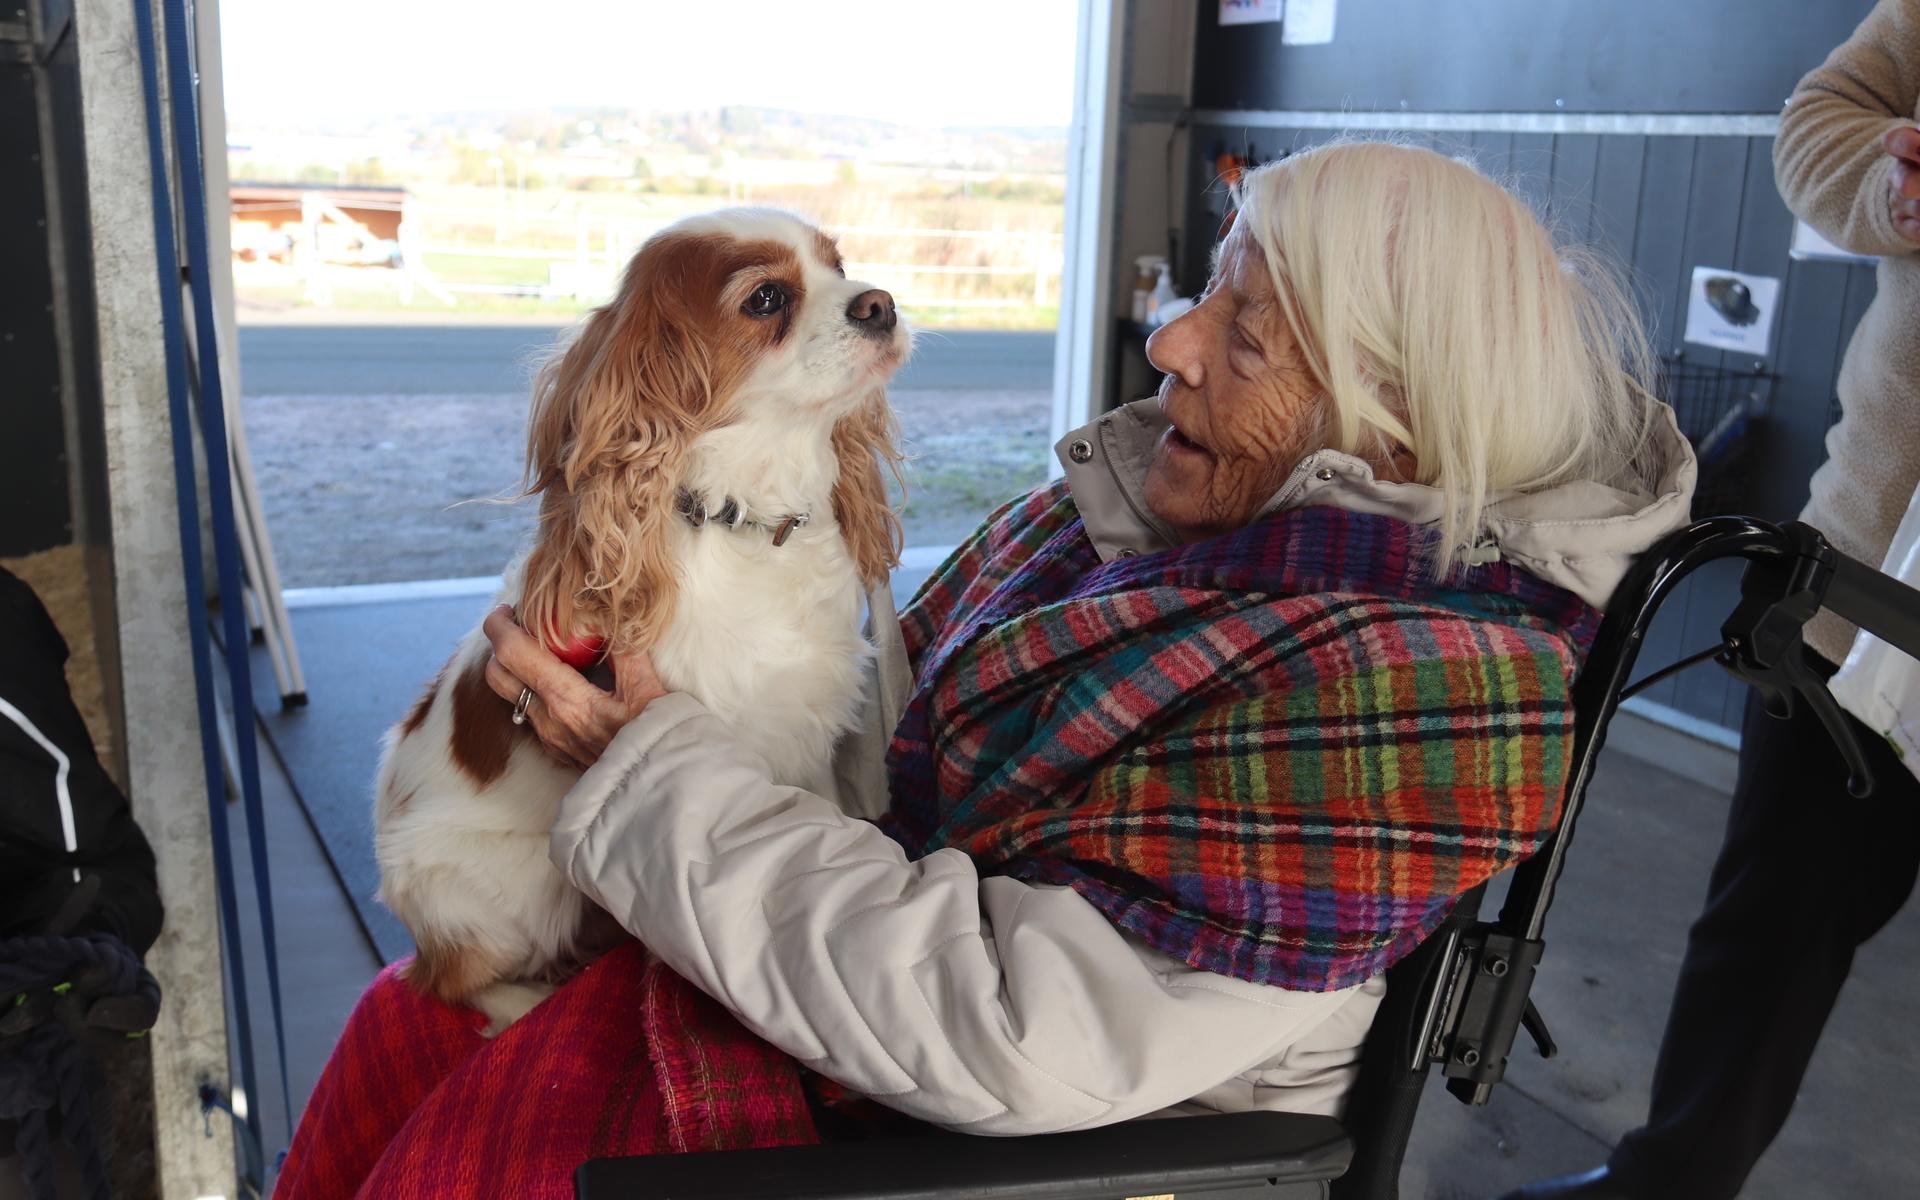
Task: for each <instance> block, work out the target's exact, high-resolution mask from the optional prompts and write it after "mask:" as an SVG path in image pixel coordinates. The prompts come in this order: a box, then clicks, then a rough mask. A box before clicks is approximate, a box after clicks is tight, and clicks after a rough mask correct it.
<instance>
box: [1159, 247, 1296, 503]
mask: <svg viewBox="0 0 1920 1200" xmlns="http://www.w3.org/2000/svg"><path fill="white" fill-rule="evenodd" d="M1147 357H1148V358H1149V359H1151V360H1152V362H1153V365H1154V366H1156V367H1158V368H1159V369H1160V370H1162V371H1164V372H1166V374H1167V379H1166V381H1165V382H1164V383H1162V384H1161V387H1160V400H1161V403H1162V405H1163V407H1164V408H1165V410H1166V415H1167V419H1168V420H1170V421H1172V422H1173V428H1172V429H1170V430H1168V431H1167V433H1166V435H1165V436H1164V437H1162V438H1161V440H1160V445H1159V448H1158V449H1157V450H1156V451H1155V453H1154V458H1153V465H1152V466H1151V467H1150V468H1149V469H1148V472H1147V485H1146V501H1147V506H1148V507H1149V508H1151V509H1152V510H1153V512H1154V513H1155V515H1157V516H1158V517H1159V518H1160V519H1161V520H1163V521H1165V522H1166V523H1167V524H1168V525H1169V526H1171V527H1172V529H1173V530H1174V532H1175V533H1177V534H1179V535H1180V537H1181V538H1182V539H1184V540H1186V541H1198V540H1200V539H1202V538H1208V537H1214V536H1217V535H1219V534H1223V533H1228V532H1231V531H1232V530H1235V529H1239V528H1241V527H1243V526H1245V525H1246V524H1248V523H1249V522H1251V521H1252V520H1253V518H1254V515H1255V514H1256V513H1257V512H1259V511H1260V507H1261V505H1263V504H1265V503H1266V502H1267V501H1268V500H1269V499H1271V498H1272V497H1273V494H1274V493H1275V492H1276V491H1278V490H1279V488H1280V485H1281V484H1282V483H1284V482H1285V481H1286V478H1287V475H1288V473H1289V472H1291V471H1292V470H1293V468H1294V467H1295V466H1296V465H1298V463H1299V461H1300V460H1301V459H1302V458H1304V457H1306V455H1308V454H1309V453H1311V452H1312V451H1314V450H1317V449H1320V448H1321V447H1322V446H1323V445H1324V444H1325V442H1326V437H1325V433H1326V413H1325V409H1326V398H1325V395H1324V393H1322V391H1321V390H1320V386H1319V384H1318V383H1316V382H1315V381H1314V378H1313V374H1312V372H1311V371H1309V370H1308V369H1307V362H1306V358H1305V357H1304V356H1303V355H1302V353H1301V350H1300V346H1299V343H1297V342H1296V341H1295V340H1294V337H1293V334H1292V332H1291V330H1290V329H1289V327H1288V325H1287V321H1286V318H1285V317H1284V316H1282V315H1281V313H1280V311H1279V309H1278V308H1277V307H1276V300H1275V297H1274V292H1273V280H1272V276H1271V275H1270V274H1269V273H1268V271H1267V265H1266V262H1265V259H1264V256H1263V255H1262V254H1261V253H1260V248H1259V246H1258V244H1257V243H1255V242H1254V240H1253V239H1252V238H1251V237H1249V236H1248V235H1247V233H1246V231H1245V229H1244V227H1242V228H1237V229H1235V230H1234V231H1233V233H1232V234H1230V235H1229V236H1228V238H1227V241H1226V243H1225V245H1223V246H1222V247H1221V251H1220V262H1219V266H1218V267H1217V268H1216V269H1215V271H1214V275H1213V278H1212V279H1211V280H1210V281H1208V284H1207V290H1206V292H1205V293H1204V294H1203V295H1202V296H1201V297H1200V299H1199V302H1198V303H1196V304H1195V305H1194V307H1193V309H1192V310H1191V311H1189V312H1187V313H1185V314H1183V315H1182V316H1180V317H1178V318H1176V319H1175V320H1173V321H1171V322H1169V323H1168V324H1166V325H1163V326H1161V327H1160V328H1159V329H1158V330H1156V331H1155V332H1154V334H1153V336H1152V337H1151V338H1148V339H1147Z"/></svg>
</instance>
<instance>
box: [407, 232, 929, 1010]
mask: <svg viewBox="0 0 1920 1200" xmlns="http://www.w3.org/2000/svg"><path fill="white" fill-rule="evenodd" d="M776 296H778V297H779V298H782V299H784V301H785V302H784V303H782V304H779V305H778V307H777V308H773V309H772V311H763V310H767V309H769V307H770V306H772V305H773V304H774V302H775V301H774V298H775V297H776ZM909 341H910V338H909V334H908V332H907V330H906V328H905V326H904V325H901V324H898V323H897V321H896V318H895V316H894V310H893V301H892V298H891V297H889V296H887V294H886V293H885V292H879V291H875V290H873V289H871V288H870V287H869V286H868V285H867V284H864V283H856V282H852V281H849V280H848V279H847V278H846V277H845V273H844V271H843V270H842V269H841V263H840V256H839V253H838V251H837V250H836V248H835V247H834V245H833V242H832V241H831V240H830V239H829V238H827V237H826V236H825V235H824V234H822V233H820V232H819V231H818V230H816V229H814V228H813V227H812V226H810V225H808V224H806V223H805V222H803V221H801V220H799V219H798V218H796V217H792V216H789V215H787V214H785V213H779V212H774V211H770V210H764V209H733V210H727V211H724V212H721V213H716V214H712V215H707V216H701V217H695V218H692V219H689V220H687V221H683V222H681V223H679V224H677V225H675V226H672V227H671V228H669V229H667V230H664V231H662V232H661V233H660V234H658V235H656V236H655V237H654V238H652V239H651V240H650V241H648V242H647V244H646V245H645V246H643V247H642V248H641V250H640V252H639V253H638V254H637V255H635V256H634V259H633V261H632V263H630V264H629V265H628V267H627V270H626V273H625V276H624V277H623V280H622V283H621V286H620V291H619V294H618V295H617V296H616V297H615V298H614V299H613V300H612V301H611V302H610V303H608V304H607V305H606V306H604V307H602V308H600V309H597V310H595V311H594V312H593V313H592V314H591V315H590V316H589V317H588V318H587V320H586V322H585V324H584V326H583V328H582V329H581V330H580V331H579V333H578V335H577V336H576V337H575V339H574V340H573V341H572V343H571V344H570V345H568V346H567V347H566V348H565V349H564V350H563V351H561V352H560V353H558V354H557V355H556V356H555V357H554V359H553V360H552V361H550V362H549V363H548V364H547V365H546V367H545V368H544V369H543V370H542V372H541V374H540V377H539V380H538V383H537V384H536V387H535V394H534V400H533V410H532V414H531V419H530V429H529V433H528V461H527V490H528V491H529V493H537V494H538V495H539V496H540V498H541V501H540V527H539V530H538V532H537V534H536V537H535V542H534V545H533V547H532V548H531V550H530V551H529V552H528V554H527V555H526V557H525V559H524V560H523V561H522V562H519V563H516V564H514V565H513V566H512V567H510V568H509V569H508V571H507V574H506V578H505V581H504V583H503V586H502V589H501V591H500V595H499V601H498V602H499V603H505V604H511V605H514V607H515V609H516V613H517V616H518V619H519V621H520V623H521V624H522V625H523V626H525V627H526V628H527V629H529V630H531V631H541V630H549V631H553V633H552V635H551V636H550V638H549V640H550V641H552V642H554V643H556V644H558V643H561V642H564V641H566V640H567V637H566V636H564V635H571V634H574V633H583V634H591V635H596V636H602V637H605V638H606V639H607V640H608V641H609V642H610V643H611V644H612V645H613V646H614V647H615V648H619V649H626V648H644V649H646V650H647V651H648V652H649V654H650V655H651V656H652V659H653V663H654V666H655V668H656V670H657V671H658V673H659V676H660V679H661V681H662V682H663V683H664V684H665V685H666V686H667V687H669V688H671V689H673V690H677V691H685V692H689V693H691V694H693V695H694V696H695V697H697V698H698V699H700V700H701V701H702V702H703V703H704V704H705V705H706V707H707V708H708V709H710V710H711V711H713V712H714V713H715V714H716V715H718V716H719V717H721V718H722V719H724V720H725V721H727V722H728V723H729V725H731V727H732V728H733V730H734V731H735V733H736V735H737V736H738V737H739V738H740V740H741V741H742V742H743V743H744V744H745V745H747V746H748V747H750V748H752V749H753V750H755V751H756V752H758V753H759V754H760V755H761V756H762V757H763V758H765V760H766V761H767V763H768V764H769V765H770V766H771V767H772V770H773V774H774V776H775V778H776V779H778V780H780V781H781V782H785V783H792V784H798V785H803V786H814V787H818V786H820V785H821V784H823V783H825V782H826V781H827V780H828V779H830V777H831V767H830V760H831V757H832V752H833V746H834V743H835V741H836V739H838V738H839V737H840V735H841V734H842V733H844V732H845V731H846V730H847V729H849V728H850V727H851V725H852V723H853V721H854V718H855V713H856V711H857V707H858V704H859V700H860V692H861V687H862V681H863V678H864V672H865V666H866V663H867V660H868V658H869V656H870V653H871V652H870V648H869V646H868V645H867V643H866V641H865V639H864V638H862V637H861V635H860V632H859V627H858V623H859V613H860V607H861V602H862V599H863V597H864V594H865V590H866V588H868V587H870V586H874V585H877V584H879V583H881V582H882V581H884V580H885V579H886V577H887V574H888V572H889V570H890V569H891V568H892V567H893V565H895V562H896V561H897V557H898V550H899V524H898V522H897V520H896V519H895V516H894V514H893V512H892V510H891V508H890V507H889V504H888V497H887V489H886V484H885V480H884V477H883V474H882V465H883V463H884V464H886V465H888V466H892V465H896V464H897V463H898V458H899V456H898V453H897V452H896V450H895V448H894V424H893V417H892V412H891V409H890V408H889V407H888V406H887V403H886V398H885V392H884V389H885V385H886V382H887V380H888V379H889V378H890V377H891V376H892V374H893V372H894V370H895V369H896V368H898V366H899V365H900V363H901V362H902V361H903V360H904V359H905V357H906V355H907V353H908V348H909ZM682 491H686V492H688V493H691V494H692V495H694V496H696V497H700V498H702V499H704V500H705V502H706V505H707V508H708V509H709V510H710V511H712V510H717V509H720V508H721V506H722V505H723V503H724V502H725V501H726V500H728V499H731V500H733V501H734V502H735V503H736V504H737V505H741V506H744V510H745V512H746V513H748V514H750V515H751V516H752V517H753V518H754V519H761V518H775V519H777V518H779V517H782V516H785V515H789V514H797V513H806V514H808V522H807V523H806V524H805V525H803V526H801V527H799V528H797V529H795V530H793V532H792V533H791V534H790V536H789V537H788V539H787V541H786V542H785V544H784V545H780V546H775V545H773V541H772V538H771V536H770V535H769V534H768V533H766V532H764V531H761V530H756V529H753V528H750V527H739V528H729V527H727V526H724V525H721V524H719V523H717V522H711V521H710V522H709V523H708V524H707V525H706V526H704V527H701V528H695V527H693V526H692V525H691V524H690V523H689V522H688V521H687V519H686V518H685V517H684V516H682V515H681V514H680V513H679V512H678V511H676V507H675V505H676V497H677V496H678V494H679V493H680V492H682ZM536 636H538V634H537V632H536ZM490 654H491V647H490V646H489V644H488V642H487V639H486V637H485V636H484V635H483V634H482V633H481V632H480V630H479V629H478V628H476V629H475V630H474V631H473V632H471V633H470V634H468V635H467V637H466V639H465V640H464V641H463V642H462V643H461V645H460V647H459V649H458V650H457V651H456V652H455V653H454V656H453V658H452V660H451V661H450V662H448V663H447V665H446V667H445V669H444V670H443V671H442V672H441V674H440V676H439V678H438V679H437V680H435V681H434V683H433V684H432V685H431V686H429V687H428V689H427V691H426V693H425V694H424V695H423V696H421V698H420V700H419V702H418V703H416V704H415V705H414V707H413V710H412V711H411V712H410V713H408V714H407V716H406V718H405V719H404V720H402V721H401V722H400V723H399V724H398V725H396V726H395V727H394V728H393V729H392V730H391V731H390V732H389V734H388V735H387V741H386V752H385V756H384V758H383V759H382V761H381V764H380V773H379V780H378V783H377V785H376V788H377V790H376V795H375V802H374V825H375V837H374V844H375V849H376V853H377V856H378V859H379V863H380V872H381V882H380V898H381V900H382V901H383V902H384V903H385V904H386V905H387V906H388V907H389V908H391V909H392V910H393V912H394V913H395V914H396V915H397V916H398V917H399V918H400V920H401V921H402V922H403V923H405V925H406V926H407V928H408V929H409V930H410V931H411V932H412V934H413V937H414V942H415V945H416V948H417V952H416V955H415V958H414V960H413V962H412V964H411V965H410V966H409V967H408V968H407V971H406V976H407V978H408V979H409V980H410V981H411V982H412V983H413V984H414V985H415V986H417V987H419V988H420V989H421V990H423V991H426V992H429V993H432V994H433V995H436V996H438V997H440V998H441V999H443V1000H446V1001H449V1002H451V1003H464V1004H472V1005H474V1006H475V1007H478V1008H480V1009H481V1010H482V1011H483V1012H485V1013H486V1014H487V1015H488V1017H490V1018H491V1021H492V1024H491V1026H490V1030H491V1031H492V1032H498V1031H499V1030H500V1029H503V1028H505V1027H506V1025H507V1024H509V1023H511V1022H512V1021H513V1020H515V1019H517V1018H518V1017H519V1016H520V1015H522V1014H523V1013H525V1012H526V1011H527V1010H528V1009H529V1008H531V1007H532V1006H533V1005H535V1004H537V1003H539V1001H540V1000H541V999H543V998H544V997H545V996H546V995H547V994H549V993H550V992H551V991H552V989H553V986H554V985H555V983H556V982H558V981H559V980H560V979H562V978H564V977H565V976H566V975H567V974H568V973H570V972H571V971H572V970H573V969H576V968H577V967H578V966H579V965H581V964H582V963H583V962H584V961H585V960H587V959H589V958H591V957H592V956H593V955H594V954H596V953H598V952H599V951H600V950H602V949H604V948H605V947H606V945H607V944H608V943H609V942H610V941H611V940H612V938H613V937H614V936H617V933H618V931H617V930H616V929H615V928H614V927H613V925H612V922H611V921H610V920H609V919H608V918H607V917H606V915H605V914H604V913H601V912H600V911H599V910H598V909H597V908H595V907H594V906H593V905H592V904H591V903H589V902H588V901H587V900H586V899H585V898H584V897H582V896H581V895H580V894H579V893H578V892H577V891H575V890H574V889H573V888H572V887H571V886H570V885H569V884H568V882H567V880H566V878H565V876H564V875H562V874H561V873H560V872H559V871H558V870H556V869H555V868H554V866H553V865H552V864H551V863H550V862H549V861H548V859H547V833H548V830H549V829H550V827H551V826H552V824H553V821H554V818H555V816H556V814H557V812H558V809H559V804H560V799H561V797H562V796H563V795H564V794H565V792H566V791H567V789H568V788H569V787H570V786H572V784H573V783H574V781H575V780H576V779H577V778H578V776H579V773H578V772H577V771H575V770H573V769H572V768H570V767H566V766H562V765H560V764H559V763H558V762H557V761H556V760H555V759H554V758H553V757H550V756H549V755H548V754H547V753H546V752H545V751H544V750H543V749H542V747H541V746H540V745H539V743H538V741H537V739H535V738H534V737H533V735H532V733H531V731H530V729H531V727H530V726H515V725H513V724H512V723H511V719H510V710H509V706H508V705H507V704H506V703H504V702H503V701H502V700H501V699H500V697H499V696H497V695H495V694H494V693H493V692H492V691H491V690H490V689H489V688H488V686H487V683H486V680H485V678H484V671H485V666H486V662H487V659H488V657H489V655H490ZM536 703H537V701H536Z"/></svg>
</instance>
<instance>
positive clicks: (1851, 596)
mask: <svg viewBox="0 0 1920 1200" xmlns="http://www.w3.org/2000/svg"><path fill="white" fill-rule="evenodd" d="M1822 603H1823V604H1824V605H1825V606H1826V607H1827V608H1830V609H1832V610H1833V611H1834V612H1836V613H1839V614H1840V615H1841V616H1843V617H1845V618H1846V619H1847V620H1849V621H1852V622H1853V623H1854V624H1855V625H1858V626H1860V628H1862V629H1865V630H1867V631H1868V632H1869V633H1872V634H1875V635H1877V636H1878V637H1879V638H1880V639H1881V640H1882V641H1884V642H1886V643H1887V644H1888V645H1890V646H1892V647H1894V648H1895V649H1897V650H1901V651H1904V652H1905V653H1907V654H1909V655H1911V656H1913V657H1914V658H1920V591H1915V590H1914V589H1912V588H1910V587H1908V586H1907V585H1906V584H1904V583H1901V582H1900V581H1899V580H1898V579H1895V578H1893V577H1892V576H1891V575H1886V574H1883V573H1882V572H1879V571H1876V570H1874V569H1873V568H1872V567H1869V566H1867V565H1866V564H1865V563H1862V562H1859V561H1857V560H1855V559H1851V558H1848V557H1847V556H1846V555H1844V554H1841V553H1840V552H1839V551H1835V552H1834V555H1833V578H1832V579H1831V580H1830V581H1829V582H1828V583H1827V594H1826V596H1825V597H1823V598H1822Z"/></svg>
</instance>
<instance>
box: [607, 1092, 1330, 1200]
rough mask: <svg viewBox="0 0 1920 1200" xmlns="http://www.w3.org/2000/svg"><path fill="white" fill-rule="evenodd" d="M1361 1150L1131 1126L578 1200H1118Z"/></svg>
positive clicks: (740, 1166) (1314, 1135) (695, 1172)
mask: <svg viewBox="0 0 1920 1200" xmlns="http://www.w3.org/2000/svg"><path fill="white" fill-rule="evenodd" d="M1352 1158H1353V1144H1352V1143H1351V1142H1349V1141H1348V1140H1347V1135H1346V1132H1345V1131H1344V1130H1342V1129H1341V1127H1340V1123H1339V1122H1338V1121H1335V1120H1334V1119H1333V1118H1331V1117H1320V1116H1308V1115H1304V1114H1300V1113H1277V1112H1249V1113H1225V1114H1220V1115H1209V1116H1198V1117H1165V1118H1156V1119H1152V1120H1141V1121H1128V1122H1125V1123H1122V1124H1119V1125H1108V1126H1104V1127H1102V1128H1099V1129H1087V1130H1081V1131H1079V1132H1075V1133H1053V1134H1043V1135H1040V1136H1037V1137H1020V1138H987V1137H973V1136H969V1135H967V1134H960V1133H937V1134H928V1135H924V1136H917V1137H904V1138H888V1139H879V1140H875V1141H868V1142H844V1143H839V1144H835V1145H825V1146H788V1147H782V1148H778V1149H771V1150H724V1151H715V1152H706V1153H697V1154H661V1155H654V1156H651V1157H645V1158H602V1159H595V1160H594V1161H592V1162H589V1163H587V1164H585V1165H584V1166H582V1167H581V1168H580V1169H579V1170H578V1171H576V1172H574V1176H573V1182H574V1195H575V1196H576V1197H578V1200H771V1198H773V1197H795V1198H804V1200H962V1198H963V1197H964V1198H965V1200H989V1198H992V1197H1015V1196H1019V1197H1032V1198H1034V1200H1113V1198H1114V1197H1118V1196H1155V1195H1164V1194H1167V1193H1171V1192H1178V1193H1180V1194H1182V1195H1184V1194H1186V1193H1187V1192H1190V1191H1207V1190H1210V1189H1214V1188H1226V1187H1233V1186H1235V1185H1240V1186H1257V1185H1265V1184H1268V1183H1269V1182H1272V1183H1278V1184H1287V1183H1312V1182H1316V1181H1324V1180H1330V1179H1337V1178H1339V1177H1340V1175H1341V1174H1342V1173H1344V1172H1345V1171H1346V1169H1347V1165H1348V1163H1349V1162H1350V1161H1351V1160H1352Z"/></svg>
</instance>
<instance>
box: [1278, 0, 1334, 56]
mask: <svg viewBox="0 0 1920 1200" xmlns="http://www.w3.org/2000/svg"><path fill="white" fill-rule="evenodd" d="M1339 9H1340V0H1287V20H1286V24H1285V25H1283V26H1282V27H1281V29H1280V40H1281V42H1282V43H1284V44H1286V45H1288V46H1324V45H1326V44H1327V43H1328V42H1331V41H1332V40H1333V18H1334V14H1335V13H1336V12H1338V11H1339Z"/></svg>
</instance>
